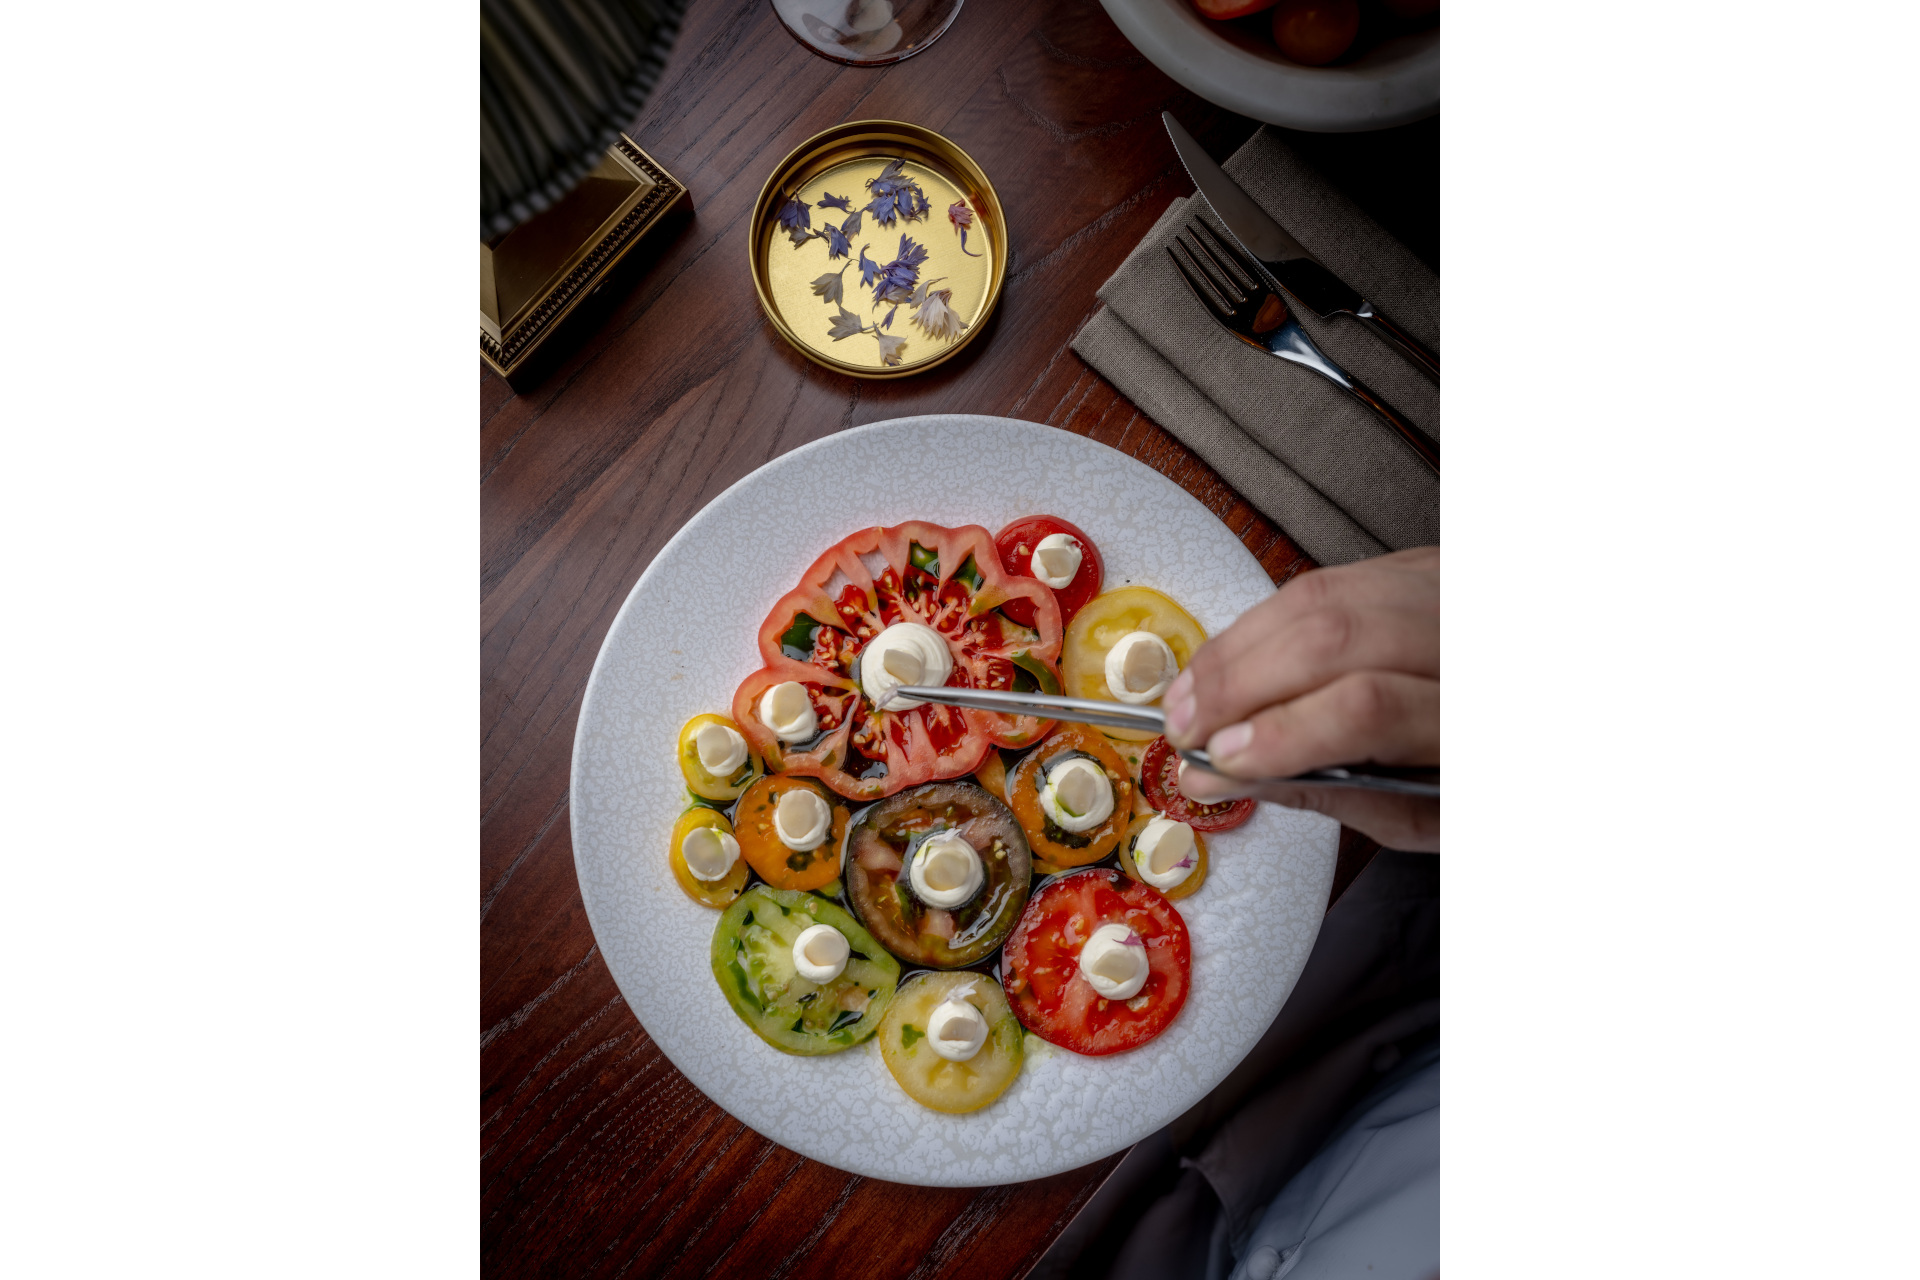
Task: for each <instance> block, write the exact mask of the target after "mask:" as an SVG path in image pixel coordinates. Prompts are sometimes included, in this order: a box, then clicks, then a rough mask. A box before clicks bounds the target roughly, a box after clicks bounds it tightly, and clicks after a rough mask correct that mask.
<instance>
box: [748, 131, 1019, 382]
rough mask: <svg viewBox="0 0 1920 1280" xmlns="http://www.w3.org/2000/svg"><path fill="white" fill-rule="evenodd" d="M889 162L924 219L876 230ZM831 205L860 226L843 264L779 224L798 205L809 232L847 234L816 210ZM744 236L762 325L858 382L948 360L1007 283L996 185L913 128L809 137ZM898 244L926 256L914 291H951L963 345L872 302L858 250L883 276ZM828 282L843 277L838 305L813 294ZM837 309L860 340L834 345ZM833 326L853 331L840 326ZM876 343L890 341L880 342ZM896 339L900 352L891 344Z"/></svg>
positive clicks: (909, 308)
mask: <svg viewBox="0 0 1920 1280" xmlns="http://www.w3.org/2000/svg"><path fill="white" fill-rule="evenodd" d="M894 161H904V162H905V163H904V167H903V168H902V169H901V171H900V172H901V176H903V177H905V178H909V179H911V180H912V181H913V182H914V183H917V184H918V186H919V188H920V190H922V191H924V193H925V197H926V205H927V209H926V211H925V212H924V213H923V214H921V215H919V216H917V217H914V218H911V219H909V218H908V217H907V216H906V215H904V214H899V213H897V212H896V213H895V216H894V218H893V223H892V225H891V226H883V225H881V222H880V220H879V218H878V217H877V216H876V215H875V213H874V212H873V211H872V210H871V209H870V208H869V207H868V206H869V202H870V201H872V200H873V199H874V193H873V192H872V191H871V190H870V184H872V183H873V182H874V180H875V179H877V178H879V177H880V176H881V175H882V174H883V173H884V172H885V171H886V169H887V167H888V165H889V164H890V163H892V162H894ZM827 195H832V196H835V197H838V198H840V199H842V200H845V201H847V203H848V204H850V205H851V206H852V209H853V210H855V211H860V212H861V215H862V216H861V218H860V223H859V228H858V230H857V231H856V232H855V233H854V234H853V235H852V236H850V237H848V244H847V252H846V254H845V255H844V256H841V257H830V256H829V255H830V252H831V250H832V248H833V247H835V246H832V245H830V244H829V242H828V240H827V239H825V238H824V237H821V236H818V235H816V236H814V237H813V238H810V239H807V240H806V241H805V242H804V243H801V244H798V245H796V244H795V243H794V242H793V240H792V237H791V236H790V235H789V232H788V230H787V229H786V228H785V227H783V226H782V225H781V220H780V214H781V210H782V208H783V207H785V206H786V205H787V203H788V202H789V201H790V200H799V201H801V202H803V203H804V204H805V206H806V208H807V218H808V227H807V229H810V230H812V231H814V232H820V231H824V230H825V228H826V227H827V226H829V225H832V226H834V227H836V228H837V227H843V226H844V225H845V221H846V219H847V218H848V213H847V212H843V211H841V210H840V209H839V208H838V207H823V206H822V205H821V203H820V201H821V199H822V198H823V197H824V196H827ZM956 203H964V205H965V206H966V212H968V213H971V215H972V223H971V225H970V226H968V227H967V228H966V238H965V251H964V252H963V251H962V241H961V235H960V228H959V227H958V226H957V225H956V224H955V222H954V219H953V214H952V210H953V206H954V205H955V204H956ZM748 227H749V231H748V242H747V257H748V261H749V264H750V266H751V268H752V271H753V287H754V290H755V292H757V293H758V294H759V295H760V306H761V307H762V309H764V310H765V311H766V313H767V319H769V320H771V321H772V322H773V327H774V328H775V329H777V330H779V332H780V336H781V337H783V338H785V339H786V340H787V341H788V342H791V343H792V344H793V345H794V346H795V347H797V348H798V349H799V350H800V351H801V352H802V353H803V354H804V355H806V357H807V358H808V359H810V360H812V361H814V362H815V363H816V364H821V365H824V366H826V367H827V368H829V369H832V370H834V371H836V372H839V373H845V374H850V375H852V376H853V377H856V378H904V377H906V376H907V375H909V374H914V373H920V372H922V371H924V370H927V369H931V368H933V367H934V366H935V365H937V364H939V363H940V362H941V361H943V360H946V359H948V358H949V357H951V356H952V355H953V354H954V353H955V352H957V351H959V350H960V349H961V348H962V347H964V346H966V345H967V343H969V342H971V341H972V340H973V338H974V336H975V335H977V334H978V333H979V332H980V330H981V328H982V327H984V326H985V324H986V321H987V318H988V317H989V316H991V315H992V314H993V308H994V304H995V303H997V302H998V301H999V300H1000V289H1001V286H1002V285H1004V284H1005V283H1006V277H1007V229H1006V228H1007V223H1006V217H1005V215H1004V214H1003V213H1002V211H1001V209H1000V197H999V196H998V195H996V194H995V193H994V190H993V184H992V183H991V182H988V181H987V175H986V174H985V173H983V172H981V170H980V166H979V165H977V164H975V163H974V161H973V157H972V156H969V155H968V154H967V153H966V152H964V151H962V150H961V149H960V148H959V147H957V146H955V145H954V144H953V143H952V142H949V141H948V140H947V139H945V138H943V137H941V136H940V135H939V134H937V133H935V132H934V131H933V130H931V129H926V128H922V127H921V126H919V125H916V124H906V123H903V122H901V121H897V120H855V121H851V122H849V123H846V124H840V125H835V126H834V127H833V128H831V129H828V130H826V131H825V132H824V133H817V134H815V135H814V136H813V137H811V138H808V139H807V140H806V141H805V142H803V143H801V144H800V145H799V146H798V147H796V148H794V150H793V151H792V152H791V153H790V154H789V155H788V156H787V158H786V159H785V160H782V161H781V162H780V164H779V166H778V167H776V168H775V169H774V171H773V174H772V176H771V177H769V178H768V179H767V184H766V185H765V186H764V187H762V188H761V189H760V198H759V200H758V202H756V203H755V205H754V208H753V217H752V219H751V220H750V221H749V223H748ZM903 236H904V237H907V238H908V239H910V240H911V242H912V243H913V244H914V245H918V246H922V247H924V248H925V250H926V251H927V256H926V260H925V261H924V262H922V263H920V264H919V266H918V269H917V275H916V276H915V280H916V284H917V285H918V286H926V285H933V286H934V287H936V288H937V289H939V290H951V297H950V298H949V299H947V300H946V305H947V306H948V307H949V308H951V310H952V311H953V313H954V315H955V316H956V317H957V319H958V320H959V322H960V323H961V324H963V325H965V328H964V329H962V330H961V331H960V332H959V333H958V334H955V335H953V336H934V335H933V334H932V333H929V332H928V330H927V328H926V327H925V326H924V325H922V324H920V323H916V321H915V316H916V314H917V313H919V311H920V308H918V307H916V306H913V305H910V304H909V303H907V302H888V301H876V297H875V288H876V286H875V285H872V284H863V283H862V275H863V267H862V264H861V257H862V252H863V250H864V253H865V256H866V260H867V262H869V263H872V264H875V265H877V266H881V267H884V266H886V265H888V264H890V263H892V262H894V261H896V260H897V259H898V258H899V257H900V256H901V248H902V246H901V239H902V237H903ZM975 255H977V256H975ZM834 274H838V275H839V276H840V289H841V295H842V296H841V301H840V302H839V303H837V304H836V303H834V302H833V301H831V299H830V298H829V297H828V296H825V295H823V294H821V293H816V292H815V285H816V283H817V282H819V281H820V280H821V279H822V278H823V277H824V276H828V275H834ZM936 282H937V283H936ZM842 308H844V309H845V310H846V311H848V312H850V313H852V315H853V317H854V318H855V319H857V320H858V322H859V324H860V325H861V330H860V331H859V332H850V333H848V334H846V335H845V336H843V337H840V338H838V339H836V338H834V337H833V336H832V330H833V329H834V327H835V323H836V320H837V319H838V318H839V316H840V312H841V310H842ZM840 324H841V327H842V328H848V327H849V322H847V321H841V322H840ZM882 335H884V336H885V337H886V338H887V339H889V341H885V342H883V341H881V337H882ZM900 338H904V339H905V340H906V341H905V345H904V346H902V345H900V344H899V343H898V342H897V341H892V340H894V339H900ZM888 348H894V350H893V351H892V352H891V354H892V358H893V359H894V360H895V361H896V363H888V361H887V356H888Z"/></svg>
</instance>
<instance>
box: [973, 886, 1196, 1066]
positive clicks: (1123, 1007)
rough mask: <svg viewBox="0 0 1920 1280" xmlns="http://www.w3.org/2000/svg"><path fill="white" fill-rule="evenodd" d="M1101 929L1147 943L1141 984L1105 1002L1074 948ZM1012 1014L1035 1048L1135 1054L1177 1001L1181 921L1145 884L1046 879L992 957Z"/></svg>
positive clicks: (1184, 954)
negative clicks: (1117, 928)
mask: <svg viewBox="0 0 1920 1280" xmlns="http://www.w3.org/2000/svg"><path fill="white" fill-rule="evenodd" d="M1103 924H1124V925H1126V926H1127V927H1128V928H1130V929H1132V930H1133V931H1134V932H1135V933H1137V934H1139V935H1140V940H1141V941H1142V942H1144V943H1146V944H1147V967H1148V972H1147V984H1146V985H1145V986H1144V987H1142V988H1141V989H1140V994H1139V995H1137V996H1135V997H1133V998H1132V999H1131V1000H1108V999H1106V998H1105V997H1104V996H1102V995H1101V994H1100V993H1099V992H1097V991H1095V990H1094V989H1093V984H1092V983H1090V982H1088V981H1087V979H1086V977H1085V976H1084V975H1083V974H1081V972H1080V948H1081V947H1082V946H1083V945H1085V943H1086V941H1087V939H1088V938H1090V937H1092V936H1093V931H1094V930H1095V929H1098V928H1099V927H1100V926H1101V925H1103ZM1000 957H1001V959H1000V970H1001V973H1000V976H1001V981H1002V982H1003V984H1004V985H1005V986H1006V990H1007V998H1008V999H1009V1000H1010V1001H1012V1003H1013V1012H1014V1016H1015V1017H1017V1018H1019V1019H1020V1022H1021V1024H1022V1025H1023V1026H1025V1027H1026V1029H1027V1030H1029V1031H1031V1032H1033V1033H1034V1034H1035V1035H1037V1036H1039V1037H1040V1038H1041V1039H1042V1040H1046V1041H1048V1042H1049V1043H1052V1044H1057V1045H1059V1046H1060V1047H1061V1048H1063V1049H1071V1050H1072V1051H1073V1052H1075V1053H1084V1054H1087V1055H1088V1056H1090V1057H1099V1056H1101V1055H1103V1054H1108V1053H1119V1052H1121V1051H1123V1050H1126V1049H1137V1048H1139V1047H1140V1046H1141V1045H1143V1044H1145V1043H1146V1042H1147V1041H1149V1040H1151V1039H1153V1038H1154V1037H1155V1036H1157V1035H1159V1034H1160V1033H1161V1032H1162V1031H1165V1030H1166V1029H1167V1025H1168V1024H1169V1023H1171V1022H1172V1021H1173V1019H1174V1017H1175V1016H1176V1015H1177V1014H1179V1012H1180V1009H1181V1006H1183V1005H1184V1004H1186V1002H1187V988H1188V986H1189V984H1190V982H1191V978H1192V970H1193V946H1192V944H1191V942H1189V941H1188V938H1187V924H1186V921H1184V920H1182V919H1181V918H1180V913H1179V912H1178V911H1176V910H1175V909H1174V907H1173V904H1172V903H1170V902H1168V901H1167V900H1166V898H1165V897H1163V896H1162V895H1161V894H1160V892H1159V890H1157V889H1155V888H1154V887H1153V886H1152V885H1147V884H1141V883H1139V882H1137V881H1134V880H1129V879H1127V878H1126V877H1125V876H1123V875H1121V874H1120V873H1119V872H1117V871H1110V870H1108V869H1106V868H1105V867H1096V868H1093V869H1092V870H1089V871H1076V872H1074V873H1073V874H1072V875H1067V876H1062V877H1060V878H1059V879H1058V880H1055V881H1052V882H1051V883H1049V884H1048V885H1047V886H1046V887H1045V888H1043V889H1041V890H1040V892H1038V893H1036V894H1034V895H1033V899H1032V901H1030V902H1028V903H1027V910H1026V913H1025V914H1024V915H1022V916H1021V917H1020V923H1019V924H1017V925H1015V926H1014V929H1013V934H1012V936H1011V937H1009V938H1008V939H1007V945H1006V948H1005V949H1004V950H1003V951H1002V952H1001V953H1000Z"/></svg>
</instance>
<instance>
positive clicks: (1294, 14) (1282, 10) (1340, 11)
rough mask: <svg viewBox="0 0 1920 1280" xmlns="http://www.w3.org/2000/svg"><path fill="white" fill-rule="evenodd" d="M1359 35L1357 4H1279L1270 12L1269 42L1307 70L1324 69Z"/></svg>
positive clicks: (1301, 0) (1306, 0) (1317, 0)
mask: <svg viewBox="0 0 1920 1280" xmlns="http://www.w3.org/2000/svg"><path fill="white" fill-rule="evenodd" d="M1359 34H1360V3H1359V0H1280V3H1279V4H1277V5H1275V6H1274V10H1273V42H1274V43H1275V44H1277V45H1279V46H1280V52H1282V53H1284V54H1286V55H1287V56H1288V57H1289V58H1292V59H1293V60H1294V61H1295V62H1298V63H1302V64H1303V65H1305V66H1309V67H1324V66H1325V65H1327V63H1329V62H1332V61H1333V60H1334V59H1335V58H1337V57H1339V56H1340V55H1341V54H1343V53H1345V52H1346V51H1347V50H1348V49H1349V48H1351V47H1352V45H1353V38H1354V37H1355V36H1357V35H1359Z"/></svg>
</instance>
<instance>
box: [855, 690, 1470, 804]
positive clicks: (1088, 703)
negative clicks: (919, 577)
mask: <svg viewBox="0 0 1920 1280" xmlns="http://www.w3.org/2000/svg"><path fill="white" fill-rule="evenodd" d="M895 698H919V699H920V700H921V701H923V702H939V703H944V704H946V705H947V706H951V707H969V708H971V709H973V710H975V711H998V712H1001V713H1003V714H1006V715H1016V716H1038V717H1039V718H1040V719H1042V720H1071V721H1074V722H1075V723H1078V724H1097V725H1104V726H1106V727H1107V728H1110V729H1132V730H1135V731H1137V732H1141V733H1152V734H1164V733H1166V731H1167V717H1166V716H1165V714H1163V713H1162V712H1161V710H1160V708H1158V707H1134V706H1128V705H1127V704H1126V703H1124V702H1100V701H1096V700H1094V699H1092V698H1063V697H1060V696H1058V695H1055V694H1045V693H1002V692H1000V691H999V690H997V689H951V688H946V687H944V686H943V687H941V688H938V689H931V688H927V687H926V686H924V685H902V686H901V687H900V688H898V689H896V690H894V691H893V692H892V693H890V694H888V695H887V698H886V702H892V701H893V699H895ZM885 705H886V703H885V702H883V703H882V704H881V706H882V709H883V710H884V709H885ZM1169 745H1171V744H1169ZM1174 750H1175V751H1177V752H1179V755H1180V758H1181V759H1182V760H1184V761H1186V762H1187V763H1188V764H1189V765H1193V766H1195V767H1197V768H1201V769H1205V770H1207V771H1208V772H1210V773H1216V774H1219V776H1220V777H1222V778H1226V779H1227V780H1228V781H1229V782H1232V783H1234V784H1235V785H1237V786H1239V787H1240V788H1242V789H1243V790H1245V791H1248V792H1250V793H1252V794H1253V795H1256V796H1259V797H1260V798H1261V799H1267V798H1268V797H1267V796H1265V795H1262V794H1261V792H1262V789H1263V788H1265V787H1267V786H1269V785H1272V786H1277V787H1288V788H1292V787H1343V788H1347V789H1350V790H1356V791H1385V792H1391V793H1392V794H1394V795H1401V796H1424V797H1429V798H1437V797H1438V796H1439V795H1440V770H1438V769H1429V768H1397V767H1394V766H1391V765H1379V764H1353V765H1341V766H1339V767H1337V768H1332V769H1315V770H1314V771H1313V772H1311V773H1302V774H1296V775H1295V776H1293V777H1291V778H1262V779H1249V778H1234V777H1230V776H1229V775H1227V774H1224V773H1219V771H1218V770H1217V769H1215V768H1214V767H1213V761H1212V760H1211V759H1209V758H1208V756H1207V753H1206V752H1205V751H1202V750H1200V749H1199V748H1197V747H1196V748H1194V749H1193V750H1191V751H1180V750H1179V748H1177V747H1176V748H1174Z"/></svg>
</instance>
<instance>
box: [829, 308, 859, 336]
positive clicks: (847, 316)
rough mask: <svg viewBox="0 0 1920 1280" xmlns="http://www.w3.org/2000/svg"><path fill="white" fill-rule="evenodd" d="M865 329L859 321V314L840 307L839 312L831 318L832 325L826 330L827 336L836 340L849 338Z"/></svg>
mask: <svg viewBox="0 0 1920 1280" xmlns="http://www.w3.org/2000/svg"><path fill="white" fill-rule="evenodd" d="M865 329H866V326H865V325H863V324H861V323H860V317H859V316H857V315H855V314H854V313H853V312H851V311H849V310H847V309H846V308H845V307H842V308H840V314H839V315H837V316H835V317H834V318H833V327H832V328H830V329H828V330H827V336H828V337H829V338H832V339H833V340H834V341H835V342H838V341H840V339H842V338H851V337H852V336H853V335H854V334H856V333H861V332H863V331H864V330H865Z"/></svg>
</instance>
